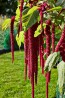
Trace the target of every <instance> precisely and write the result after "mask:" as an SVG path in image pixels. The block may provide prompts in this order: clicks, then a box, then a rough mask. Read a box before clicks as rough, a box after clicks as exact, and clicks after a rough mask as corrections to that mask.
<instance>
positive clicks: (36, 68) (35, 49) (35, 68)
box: [34, 37, 39, 84]
mask: <svg viewBox="0 0 65 98" xmlns="http://www.w3.org/2000/svg"><path fill="white" fill-rule="evenodd" d="M38 44H39V40H38V37H36V38H34V59H35V61H34V71H35V84H37V76H38Z"/></svg>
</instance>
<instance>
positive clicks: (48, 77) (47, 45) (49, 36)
mask: <svg viewBox="0 0 65 98" xmlns="http://www.w3.org/2000/svg"><path fill="white" fill-rule="evenodd" d="M50 23H51V22H50V21H49V20H48V21H47V25H46V28H45V32H44V33H45V35H46V55H47V57H48V56H49V54H50V44H51V43H50V42H51V33H50V26H49V25H50ZM49 82H50V72H48V73H47V74H46V98H48V83H49Z"/></svg>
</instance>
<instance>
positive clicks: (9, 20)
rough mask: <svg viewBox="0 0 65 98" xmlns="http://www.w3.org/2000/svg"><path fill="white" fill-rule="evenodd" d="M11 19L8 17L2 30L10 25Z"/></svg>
mask: <svg viewBox="0 0 65 98" xmlns="http://www.w3.org/2000/svg"><path fill="white" fill-rule="evenodd" d="M10 22H11V19H9V18H8V19H6V20H5V21H4V22H3V24H2V30H6V29H7V28H8V27H9V26H10Z"/></svg>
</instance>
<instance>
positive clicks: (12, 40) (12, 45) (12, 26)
mask: <svg viewBox="0 0 65 98" xmlns="http://www.w3.org/2000/svg"><path fill="white" fill-rule="evenodd" d="M14 21H15V17H14V16H13V17H12V18H11V25H10V40H11V52H12V63H13V61H14V34H13V31H14Z"/></svg>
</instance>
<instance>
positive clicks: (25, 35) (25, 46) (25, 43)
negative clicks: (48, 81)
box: [24, 31, 28, 80]
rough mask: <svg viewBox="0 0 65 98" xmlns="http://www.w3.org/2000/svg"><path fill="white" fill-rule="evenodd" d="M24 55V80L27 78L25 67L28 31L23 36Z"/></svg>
mask: <svg viewBox="0 0 65 98" xmlns="http://www.w3.org/2000/svg"><path fill="white" fill-rule="evenodd" d="M24 53H25V67H24V79H25V80H26V78H27V65H28V31H27V32H25V34H24Z"/></svg>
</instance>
